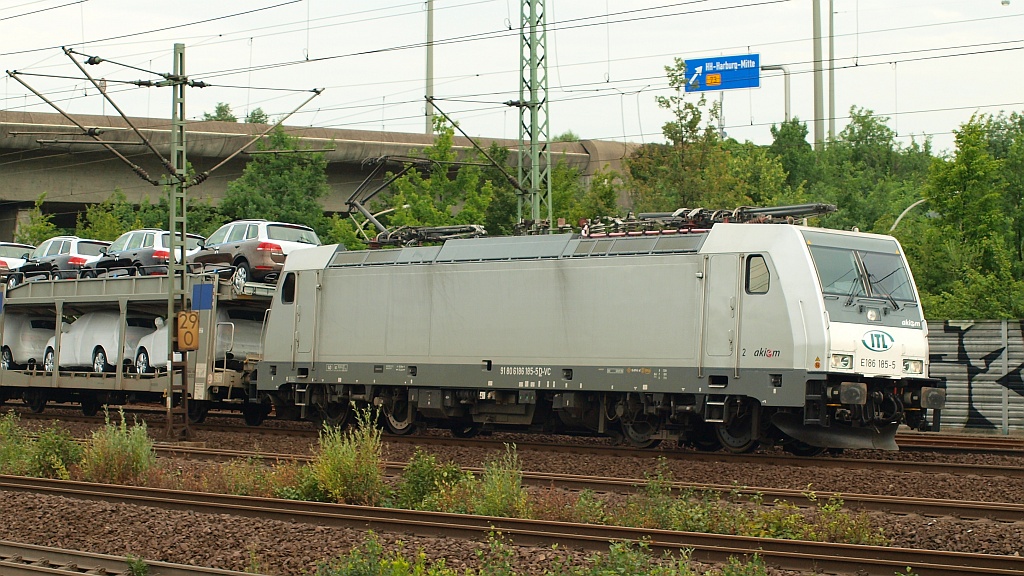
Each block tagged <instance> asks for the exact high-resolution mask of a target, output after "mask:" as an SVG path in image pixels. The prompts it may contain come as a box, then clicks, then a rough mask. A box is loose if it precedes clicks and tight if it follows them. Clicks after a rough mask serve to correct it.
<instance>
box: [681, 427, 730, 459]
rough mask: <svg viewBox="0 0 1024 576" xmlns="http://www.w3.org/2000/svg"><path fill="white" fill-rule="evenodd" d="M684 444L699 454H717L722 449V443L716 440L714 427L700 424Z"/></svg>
mask: <svg viewBox="0 0 1024 576" xmlns="http://www.w3.org/2000/svg"><path fill="white" fill-rule="evenodd" d="M686 443H687V444H689V445H690V446H693V447H694V448H696V449H697V450H700V451H701V452H718V451H719V450H721V449H722V443H721V442H720V441H719V440H718V435H717V434H716V433H715V427H714V426H712V425H710V424H702V425H701V426H700V427H699V428H698V429H696V430H694V431H693V433H692V434H690V435H689V437H687V440H686Z"/></svg>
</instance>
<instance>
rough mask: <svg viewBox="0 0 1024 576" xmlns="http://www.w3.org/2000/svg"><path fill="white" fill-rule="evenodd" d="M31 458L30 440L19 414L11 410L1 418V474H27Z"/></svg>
mask: <svg viewBox="0 0 1024 576" xmlns="http://www.w3.org/2000/svg"><path fill="white" fill-rule="evenodd" d="M29 458H30V457H29V438H28V436H27V435H26V434H25V430H24V428H22V427H21V419H20V418H18V414H17V413H16V412H14V411H13V410H10V411H8V412H7V413H6V414H4V415H3V416H2V417H0V474H10V475H12V476H23V475H25V474H27V472H28V470H29V466H30V464H29Z"/></svg>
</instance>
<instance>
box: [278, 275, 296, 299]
mask: <svg viewBox="0 0 1024 576" xmlns="http://www.w3.org/2000/svg"><path fill="white" fill-rule="evenodd" d="M281 302H282V303H283V304H291V303H292V302H295V273H294V272H289V273H288V275H287V276H285V277H284V282H283V283H282V284H281Z"/></svg>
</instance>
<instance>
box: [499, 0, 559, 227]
mask: <svg viewBox="0 0 1024 576" xmlns="http://www.w3.org/2000/svg"><path fill="white" fill-rule="evenodd" d="M521 15H522V18H521V19H520V37H519V52H520V66H519V68H520V72H521V76H522V77H521V79H520V82H519V101H518V102H510V103H509V104H511V105H514V106H517V107H518V108H519V154H518V159H519V172H518V176H519V181H520V182H521V183H522V184H523V188H524V191H523V192H519V193H518V195H517V199H518V202H517V216H518V217H519V224H520V226H521V227H523V228H525V231H526V232H527V233H530V232H534V233H536V232H541V231H543V230H545V229H549V228H550V227H551V178H550V171H551V162H550V160H551V150H550V149H549V148H548V141H549V139H548V64H547V63H548V61H547V16H546V12H545V10H544V0H523V4H522V14H521ZM527 141H529V149H527V147H526V143H527ZM526 196H529V197H528V198H527V197H526ZM526 203H529V210H530V220H531V222H524V217H523V212H524V209H523V205H524V204H526Z"/></svg>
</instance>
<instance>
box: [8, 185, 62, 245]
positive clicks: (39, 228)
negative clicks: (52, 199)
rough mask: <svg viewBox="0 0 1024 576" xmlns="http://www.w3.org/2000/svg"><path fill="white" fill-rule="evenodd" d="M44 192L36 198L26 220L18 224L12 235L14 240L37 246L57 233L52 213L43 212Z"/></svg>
mask: <svg viewBox="0 0 1024 576" xmlns="http://www.w3.org/2000/svg"><path fill="white" fill-rule="evenodd" d="M44 199H46V193H45V192H44V193H42V194H40V195H39V198H36V203H35V206H33V207H32V209H31V210H29V211H28V222H27V223H25V224H20V225H19V226H18V233H17V234H15V235H14V241H15V242H18V243H19V244H31V245H32V246H38V245H39V244H41V243H42V242H43V241H44V240H47V239H49V238H53V237H54V236H56V235H57V226H56V225H55V224H54V223H53V222H51V220H53V215H52V214H43V200H44Z"/></svg>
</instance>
